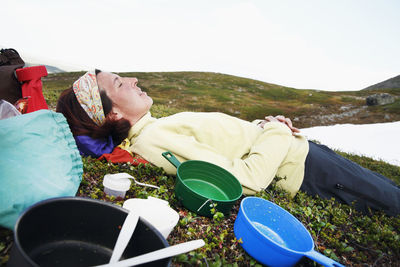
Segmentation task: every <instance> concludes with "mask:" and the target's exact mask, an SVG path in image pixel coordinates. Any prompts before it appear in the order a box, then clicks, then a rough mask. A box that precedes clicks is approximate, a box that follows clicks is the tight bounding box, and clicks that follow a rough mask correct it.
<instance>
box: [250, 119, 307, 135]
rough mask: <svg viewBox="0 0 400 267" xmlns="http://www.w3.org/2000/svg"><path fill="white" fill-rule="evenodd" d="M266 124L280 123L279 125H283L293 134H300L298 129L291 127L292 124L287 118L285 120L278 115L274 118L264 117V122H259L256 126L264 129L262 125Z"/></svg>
mask: <svg viewBox="0 0 400 267" xmlns="http://www.w3.org/2000/svg"><path fill="white" fill-rule="evenodd" d="M268 122H281V123H284V124H285V125H286V126H287V127H289V129H290V130H291V131H292V133H293V134H295V133H299V132H300V130H299V129H297V128H296V127H294V126H293V123H292V121H291V120H290V119H289V118H285V117H284V116H282V115H278V116H275V117H273V116H266V117H265V120H263V121H261V122H260V123H259V124H258V125H259V126H260V127H261V128H264V125H265V124H266V123H268Z"/></svg>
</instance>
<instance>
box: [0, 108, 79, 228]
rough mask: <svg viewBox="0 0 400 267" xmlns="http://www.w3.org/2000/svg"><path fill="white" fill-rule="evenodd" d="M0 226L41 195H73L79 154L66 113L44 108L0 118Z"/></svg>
mask: <svg viewBox="0 0 400 267" xmlns="http://www.w3.org/2000/svg"><path fill="white" fill-rule="evenodd" d="M0 147H1V149H0V173H1V175H0V225H1V226H4V227H7V228H9V229H13V228H14V224H15V222H16V220H17V218H18V216H19V214H20V213H21V212H22V211H23V210H25V209H26V208H27V207H29V206H31V205H33V204H34V203H36V202H39V201H41V200H44V199H47V198H52V197H61V196H74V195H75V194H76V192H77V190H78V187H79V184H80V182H81V179H82V173H83V170H82V158H81V156H80V155H79V152H78V149H77V148H76V144H75V141H74V138H73V137H72V134H71V131H70V128H69V126H68V123H67V121H66V119H65V117H64V116H63V115H62V114H61V113H56V112H53V111H49V110H39V111H36V112H32V113H28V114H22V115H19V116H15V117H12V118H8V119H5V120H0Z"/></svg>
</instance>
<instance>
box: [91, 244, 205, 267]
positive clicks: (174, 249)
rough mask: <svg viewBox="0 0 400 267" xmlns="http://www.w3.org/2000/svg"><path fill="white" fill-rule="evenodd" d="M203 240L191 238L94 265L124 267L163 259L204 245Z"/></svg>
mask: <svg viewBox="0 0 400 267" xmlns="http://www.w3.org/2000/svg"><path fill="white" fill-rule="evenodd" d="M204 244H205V243H204V241H203V240H202V239H197V240H192V241H189V242H185V243H181V244H178V245H174V246H170V247H166V248H162V249H159V250H156V251H153V252H149V253H146V254H143V255H140V256H136V257H133V258H130V259H126V260H122V261H119V262H116V263H112V264H111V263H109V264H104V265H99V266H96V267H125V266H135V265H139V264H143V263H147V262H151V261H155V260H159V259H164V258H168V257H172V256H176V255H179V254H182V253H186V252H189V251H192V250H194V249H198V248H200V247H202V246H204Z"/></svg>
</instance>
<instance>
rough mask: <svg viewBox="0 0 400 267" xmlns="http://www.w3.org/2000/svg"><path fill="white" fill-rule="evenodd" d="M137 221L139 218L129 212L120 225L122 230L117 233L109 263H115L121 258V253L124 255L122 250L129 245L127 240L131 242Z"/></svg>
mask: <svg viewBox="0 0 400 267" xmlns="http://www.w3.org/2000/svg"><path fill="white" fill-rule="evenodd" d="M138 220H139V216H138V215H136V214H135V213H134V212H129V213H128V216H126V219H125V221H124V224H123V225H122V229H121V231H120V232H119V235H118V239H117V242H116V243H115V247H114V250H113V253H112V255H111V259H110V263H114V262H117V261H119V259H120V258H121V256H122V253H124V250H125V248H126V246H127V245H128V243H129V240H131V237H132V234H133V232H134V231H135V228H136V225H137V222H138Z"/></svg>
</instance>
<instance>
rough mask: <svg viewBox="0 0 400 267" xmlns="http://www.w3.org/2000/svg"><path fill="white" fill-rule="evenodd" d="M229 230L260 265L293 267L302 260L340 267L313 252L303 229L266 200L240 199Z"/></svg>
mask: <svg viewBox="0 0 400 267" xmlns="http://www.w3.org/2000/svg"><path fill="white" fill-rule="evenodd" d="M233 229H234V233H235V236H236V239H238V240H241V241H242V242H241V246H242V247H243V248H244V250H245V251H246V252H247V253H249V254H250V255H251V256H252V257H253V258H254V259H256V260H257V261H259V262H261V263H262V264H266V265H268V266H293V265H295V264H296V263H297V262H298V261H299V260H300V259H301V258H302V257H303V256H306V257H308V258H310V259H312V260H314V261H316V262H318V263H320V264H322V265H324V266H343V265H341V264H339V263H337V262H336V261H334V260H332V259H330V258H328V257H326V256H324V255H322V254H320V253H318V252H317V251H315V250H314V241H313V239H312V237H311V235H310V233H309V232H308V231H307V229H306V228H305V227H304V225H303V224H302V223H301V222H300V221H299V220H297V219H296V218H295V217H294V216H293V215H291V214H290V213H289V212H287V211H286V210H284V209H283V208H281V207H279V206H278V205H276V204H274V203H272V202H270V201H268V200H265V199H262V198H259V197H246V198H244V199H243V200H242V202H241V203H240V209H239V213H238V215H237V218H236V220H235V223H234V228H233Z"/></svg>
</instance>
